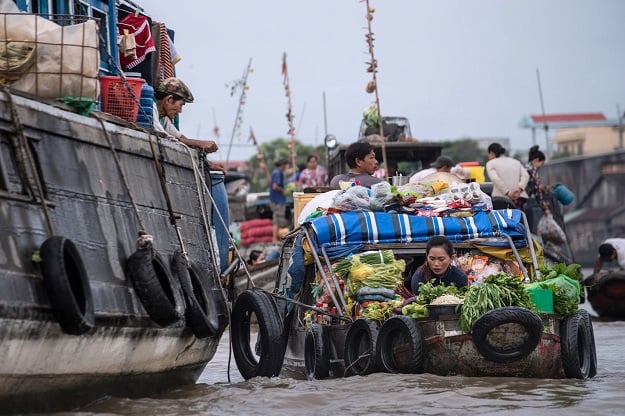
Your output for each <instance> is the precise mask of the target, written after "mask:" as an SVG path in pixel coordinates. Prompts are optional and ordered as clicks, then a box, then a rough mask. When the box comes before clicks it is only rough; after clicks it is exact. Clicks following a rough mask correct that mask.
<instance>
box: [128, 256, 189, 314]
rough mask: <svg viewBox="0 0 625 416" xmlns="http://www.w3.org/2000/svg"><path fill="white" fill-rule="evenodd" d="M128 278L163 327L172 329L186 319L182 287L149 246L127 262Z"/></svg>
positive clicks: (148, 309)
mask: <svg viewBox="0 0 625 416" xmlns="http://www.w3.org/2000/svg"><path fill="white" fill-rule="evenodd" d="M128 275H129V277H130V280H131V282H132V285H133V287H134V289H135V293H136V294H137V296H138V297H139V299H140V300H141V303H142V304H143V307H144V309H145V310H146V312H147V313H148V315H150V318H152V320H153V321H154V322H156V323H157V324H159V325H160V326H169V325H172V324H174V323H176V322H178V321H180V319H182V316H183V312H184V310H183V301H182V296H181V289H180V285H179V284H178V283H177V282H176V281H175V280H174V279H173V278H172V276H171V274H170V273H169V271H168V270H167V266H166V265H165V262H164V261H163V259H162V258H161V256H159V255H158V253H156V251H155V250H154V249H153V248H152V247H150V246H148V247H144V248H140V249H138V250H137V251H135V252H134V253H132V255H131V256H130V257H129V258H128Z"/></svg>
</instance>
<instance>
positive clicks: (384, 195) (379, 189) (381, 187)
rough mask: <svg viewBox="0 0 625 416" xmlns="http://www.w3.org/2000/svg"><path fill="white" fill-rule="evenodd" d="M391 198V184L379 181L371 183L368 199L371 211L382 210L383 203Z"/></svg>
mask: <svg viewBox="0 0 625 416" xmlns="http://www.w3.org/2000/svg"><path fill="white" fill-rule="evenodd" d="M391 199H393V193H392V192H391V184H389V183H388V182H380V183H376V184H373V185H371V198H370V199H369V207H370V208H371V210H372V211H383V210H384V205H385V204H386V203H387V202H388V201H390V200H391Z"/></svg>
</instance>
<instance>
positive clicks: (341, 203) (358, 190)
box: [332, 186, 371, 211]
mask: <svg viewBox="0 0 625 416" xmlns="http://www.w3.org/2000/svg"><path fill="white" fill-rule="evenodd" d="M370 192H371V191H370V190H369V189H368V188H365V187H364V186H352V187H350V188H348V189H346V190H345V191H343V192H341V193H339V194H337V195H336V196H335V197H334V201H333V202H332V205H333V207H334V208H336V209H340V210H342V211H365V210H369V201H370Z"/></svg>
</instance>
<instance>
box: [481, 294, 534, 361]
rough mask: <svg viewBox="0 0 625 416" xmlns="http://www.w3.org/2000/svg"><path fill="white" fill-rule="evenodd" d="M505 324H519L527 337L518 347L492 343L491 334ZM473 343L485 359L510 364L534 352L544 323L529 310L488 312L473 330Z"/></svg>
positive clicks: (512, 308)
mask: <svg viewBox="0 0 625 416" xmlns="http://www.w3.org/2000/svg"><path fill="white" fill-rule="evenodd" d="M504 324H519V325H521V326H523V328H524V329H525V331H526V332H527V337H526V338H525V339H523V340H522V342H520V343H519V344H517V345H513V346H506V347H498V346H497V345H494V344H492V343H491V341H490V339H489V334H490V332H491V331H492V330H494V329H495V328H497V327H498V326H500V325H504ZM471 333H472V335H473V343H474V344H475V347H476V348H477V350H478V352H479V353H480V354H482V356H483V357H484V358H486V359H487V360H490V361H494V362H497V363H510V362H513V361H517V360H520V359H522V358H525V357H527V356H528V355H529V354H531V353H532V351H534V349H535V348H536V346H537V345H538V343H539V342H540V340H541V338H542V334H543V321H542V319H540V316H538V315H537V314H535V313H534V312H532V311H530V310H529V309H525V308H520V307H517V306H506V307H503V308H497V309H493V310H490V311H488V312H486V313H485V314H484V315H482V316H480V317H479V318H478V319H477V321H475V324H473V329H472V330H471Z"/></svg>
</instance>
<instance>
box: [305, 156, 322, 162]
mask: <svg viewBox="0 0 625 416" xmlns="http://www.w3.org/2000/svg"><path fill="white" fill-rule="evenodd" d="M310 159H315V160H316V161H317V162H319V158H318V157H317V155H308V157H307V158H306V163H308V162H310Z"/></svg>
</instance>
